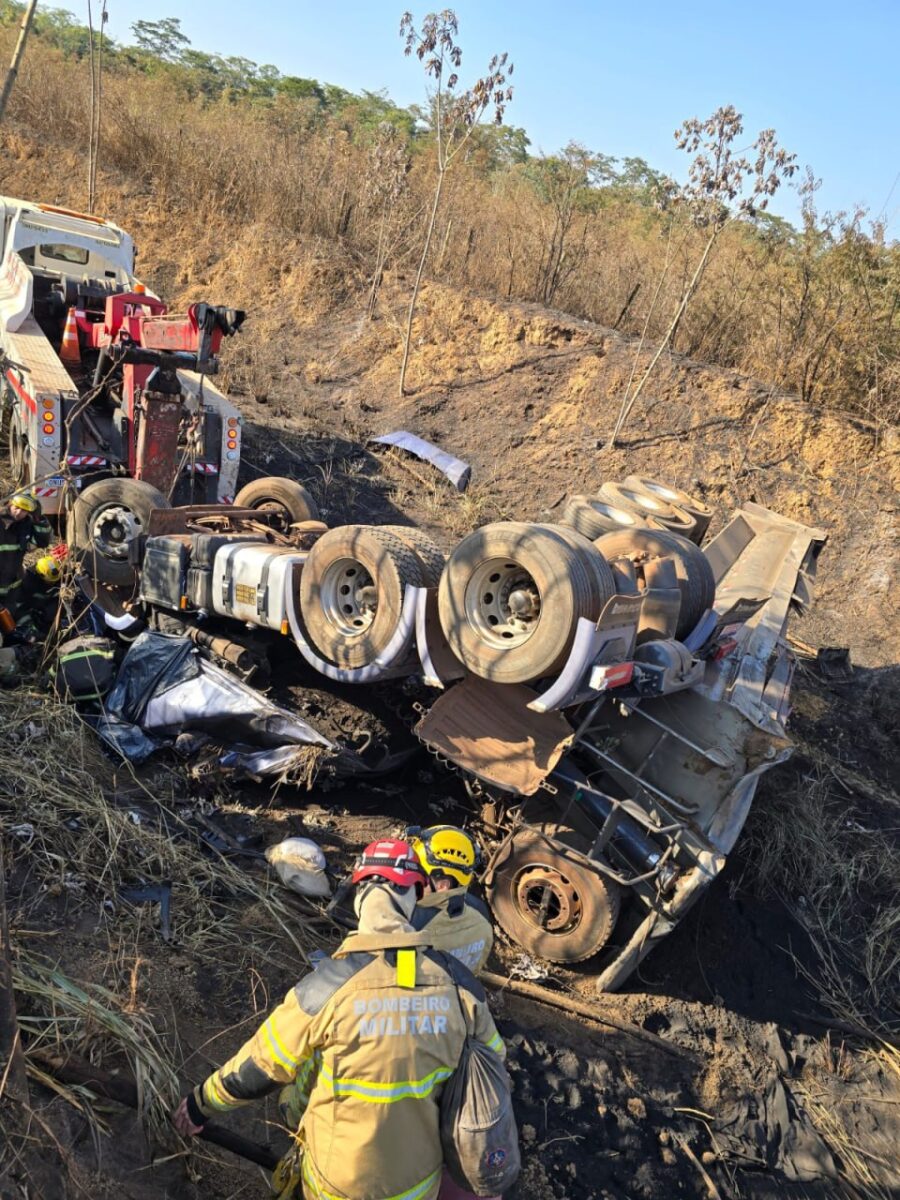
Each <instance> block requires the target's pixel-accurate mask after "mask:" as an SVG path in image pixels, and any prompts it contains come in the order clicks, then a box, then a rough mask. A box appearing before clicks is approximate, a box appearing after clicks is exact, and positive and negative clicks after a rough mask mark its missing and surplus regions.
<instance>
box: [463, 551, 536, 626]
mask: <svg viewBox="0 0 900 1200" xmlns="http://www.w3.org/2000/svg"><path fill="white" fill-rule="evenodd" d="M465 609H466V620H467V621H468V622H469V625H470V626H471V627H472V628H473V629H474V630H475V631H476V632H477V633H478V635H479V636H480V637H481V639H482V640H483V641H485V642H487V643H488V645H491V646H496V647H498V648H500V649H510V648H512V647H514V646H521V645H523V643H525V642H527V641H528V639H529V638H530V637H531V635H532V634H533V633H534V631H535V629H536V628H537V625H538V622H539V621H540V619H541V594H540V591H539V589H538V586H537V584H536V583H535V581H534V578H533V577H532V576H531V575H530V574H529V572H528V571H526V570H525V568H524V567H523V566H521V565H520V564H519V563H515V562H510V561H509V559H506V558H492V559H489V560H488V561H487V562H484V563H482V564H481V565H480V566H479V567H478V568H477V570H475V571H474V572H473V574H472V578H471V579H470V580H469V584H468V587H467V588H466V596H465Z"/></svg>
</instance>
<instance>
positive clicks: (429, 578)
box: [380, 525, 447, 587]
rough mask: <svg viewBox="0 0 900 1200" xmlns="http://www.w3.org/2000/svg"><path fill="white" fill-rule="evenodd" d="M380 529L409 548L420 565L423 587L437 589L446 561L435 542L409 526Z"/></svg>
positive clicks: (383, 527)
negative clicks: (423, 578)
mask: <svg viewBox="0 0 900 1200" xmlns="http://www.w3.org/2000/svg"><path fill="white" fill-rule="evenodd" d="M380 528H381V529H383V530H384V531H385V532H386V533H392V534H393V535H394V537H398V538H399V539H400V541H401V542H403V544H404V545H406V546H409V548H410V550H412V551H413V553H414V554H416V555H417V556H418V559H419V562H420V563H421V564H422V568H423V570H424V573H425V586H426V587H437V585H438V584H439V583H440V582H441V576H442V575H443V573H444V563H445V562H446V561H447V555H446V554H445V553H444V552H443V550H442V549H441V548H440V546H439V545H438V544H437V542H436V541H434V539H433V538H430V537H429V536H428V534H427V533H423V532H422V530H421V529H413V528H411V527H410V526H409V525H382V526H380Z"/></svg>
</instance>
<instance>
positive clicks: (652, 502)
mask: <svg viewBox="0 0 900 1200" xmlns="http://www.w3.org/2000/svg"><path fill="white" fill-rule="evenodd" d="M621 492H622V495H623V496H624V497H625V499H626V500H627V501H628V502H629V504H634V505H636V506H637V507H638V508H644V509H649V511H650V512H652V513H655V514H656V515H658V516H662V515H665V514H666V513H668V512H669V510H670V508H671V505H670V504H669V503H668V502H667V501H665V500H663V499H662V497H661V496H657V495H653V496H651V495H641V493H640V492H635V491H633V490H632V489H631V488H627V487H622V488H621Z"/></svg>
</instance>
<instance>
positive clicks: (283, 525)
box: [251, 500, 293, 533]
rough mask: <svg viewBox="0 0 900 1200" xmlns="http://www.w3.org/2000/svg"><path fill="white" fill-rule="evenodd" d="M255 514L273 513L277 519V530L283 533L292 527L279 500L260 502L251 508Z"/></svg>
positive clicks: (288, 516)
mask: <svg viewBox="0 0 900 1200" xmlns="http://www.w3.org/2000/svg"><path fill="white" fill-rule="evenodd" d="M251 507H252V508H254V509H255V510H256V511H257V512H267V513H275V514H276V515H277V517H278V528H279V530H280V532H282V533H285V532H286V531H287V530H288V529H289V528H290V527H291V525H292V523H293V518H292V517H291V514H290V513H289V512H288V510H287V509H286V508H285V506H284V505H283V504H282V503H281V501H280V500H261V501H260V502H259V504H254V505H252V506H251Z"/></svg>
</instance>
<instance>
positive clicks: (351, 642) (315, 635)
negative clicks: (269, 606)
mask: <svg viewBox="0 0 900 1200" xmlns="http://www.w3.org/2000/svg"><path fill="white" fill-rule="evenodd" d="M424 586H425V569H424V568H423V566H422V563H421V561H420V559H419V557H418V555H417V554H416V553H415V552H414V551H413V550H411V549H410V547H409V546H407V545H406V544H405V543H404V542H401V540H400V539H399V538H398V537H396V536H395V535H394V534H393V533H387V532H385V531H384V530H383V529H380V528H378V527H377V526H370V525H341V526H339V527H338V528H337V529H329V531H328V532H327V533H323V534H322V536H321V537H320V538H319V540H318V541H317V542H316V544H315V545H314V546H313V548H312V550H310V552H309V557H308V558H307V560H306V563H305V564H304V567H303V570H302V572H301V574H300V611H301V613H302V614H303V621H304V623H305V625H306V629H307V632H308V634H309V636H310V638H311V640H312V642H313V643H314V645H315V647H316V649H317V650H318V651H319V653H320V654H322V655H324V656H325V658H327V659H328V660H329V661H330V662H333V663H336V664H337V665H338V666H340V667H365V666H368V665H369V664H370V663H372V662H374V661H375V659H376V658H377V657H378V655H379V654H381V653H382V652H383V651H384V649H385V648H386V647H387V645H388V643H389V642H390V640H391V638H392V637H393V635H394V632H395V630H396V628H397V623H398V622H399V620H400V612H401V609H402V608H403V595H404V592H405V591H406V588H407V587H424Z"/></svg>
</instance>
